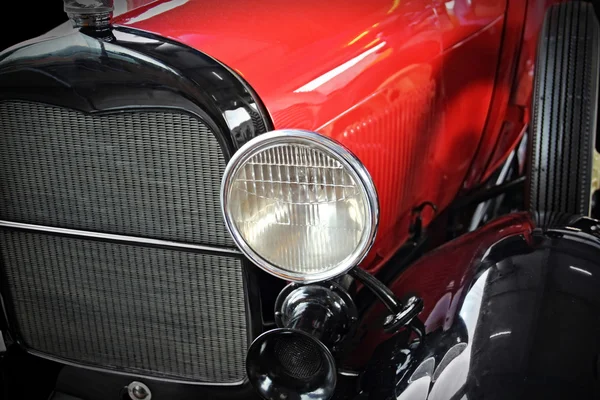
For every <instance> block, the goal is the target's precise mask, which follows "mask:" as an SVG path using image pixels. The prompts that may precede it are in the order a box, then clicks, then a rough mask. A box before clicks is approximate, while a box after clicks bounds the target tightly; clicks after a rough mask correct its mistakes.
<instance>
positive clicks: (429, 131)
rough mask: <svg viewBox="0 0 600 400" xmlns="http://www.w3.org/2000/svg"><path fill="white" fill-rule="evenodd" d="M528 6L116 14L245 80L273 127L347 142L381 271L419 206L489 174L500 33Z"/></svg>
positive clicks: (384, 3)
mask: <svg viewBox="0 0 600 400" xmlns="http://www.w3.org/2000/svg"><path fill="white" fill-rule="evenodd" d="M513 3H514V4H513ZM522 3H523V2H522V1H521V0H511V1H510V6H508V10H509V13H508V14H506V10H507V4H508V3H507V0H453V1H443V0H407V1H400V0H371V1H360V2H358V1H357V2H347V1H345V0H332V1H328V2H322V1H316V0H310V1H305V2H301V3H300V2H291V3H290V2H281V1H278V0H250V1H248V0H229V1H226V2H223V3H219V6H218V7H212V6H211V5H210V4H209V3H208V1H207V0H171V1H162V0H159V1H156V2H153V3H150V4H147V5H145V6H142V7H140V8H138V9H136V10H134V11H132V12H129V13H126V14H124V15H122V16H120V17H117V18H116V19H115V21H114V23H115V24H122V25H128V26H132V27H135V28H139V29H143V30H146V31H151V32H155V33H157V34H159V35H163V36H166V37H169V38H172V39H175V40H177V41H180V42H182V43H185V44H187V45H189V46H191V47H194V48H196V49H198V50H200V51H203V52H205V53H206V54H209V55H211V56H213V57H214V58H216V59H218V60H220V61H221V62H223V63H224V64H226V65H228V66H229V67H231V68H233V69H234V70H236V71H237V72H238V73H239V74H240V75H241V76H242V77H244V78H245V79H246V80H247V81H248V82H249V84H250V85H251V86H252V87H253V88H254V89H255V90H256V92H257V93H258V95H259V96H260V97H261V99H262V100H263V102H264V103H265V105H266V107H267V109H268V111H269V112H270V114H271V117H272V119H273V122H274V125H275V127H276V128H277V129H283V128H295V129H308V130H314V131H318V132H320V133H323V134H325V135H327V136H329V137H332V138H334V139H336V140H338V141H340V142H341V143H343V144H344V145H345V146H346V147H348V148H349V149H350V150H351V151H353V152H354V153H355V154H356V155H357V156H358V158H359V159H360V160H361V161H362V162H363V163H364V164H365V165H366V167H367V168H368V170H369V171H370V173H371V175H372V177H373V180H374V182H375V185H376V187H377V190H378V193H379V199H380V207H381V222H380V230H379V234H378V238H377V240H376V243H375V245H374V247H373V251H372V252H371V254H370V256H369V257H368V258H367V259H366V260H365V262H364V263H363V266H364V267H365V268H368V269H370V270H376V269H377V268H378V267H379V266H380V265H382V263H384V262H385V261H386V260H387V259H389V257H391V256H392V255H393V253H394V252H395V251H396V250H397V248H398V247H400V245H401V244H403V243H404V242H405V241H406V239H407V238H408V225H409V221H410V212H411V210H412V208H413V207H415V206H417V205H419V204H420V203H422V202H424V201H432V202H434V203H435V204H436V205H437V206H438V208H439V209H440V210H443V209H444V208H445V207H447V206H448V205H449V204H450V202H451V201H452V200H453V199H454V198H455V197H456V195H457V194H458V192H459V190H460V189H461V187H462V184H463V182H464V179H465V176H467V173H468V172H469V170H471V171H472V172H473V174H472V175H473V176H476V177H478V176H482V175H483V173H484V170H485V167H486V165H487V160H488V159H489V155H490V154H491V153H492V151H493V146H492V147H491V148H488V147H487V145H486V147H485V148H486V150H482V151H480V152H479V154H480V156H479V157H478V159H477V160H479V159H481V160H483V161H478V162H476V163H474V164H472V162H473V160H474V157H475V154H476V153H477V149H478V147H479V146H480V144H481V143H486V144H487V143H492V144H495V142H496V141H497V137H498V132H495V130H497V129H496V128H497V125H498V124H490V123H488V127H489V130H490V132H491V133H487V132H486V134H485V136H484V135H483V132H484V128H485V126H486V121H487V119H488V112H489V110H490V108H493V107H491V106H494V105H496V103H497V100H495V99H496V95H495V94H494V87H495V82H496V75H497V68H498V65H500V66H501V69H500V71H501V75H502V76H503V77H504V76H509V75H510V74H507V73H505V70H510V67H502V65H503V64H502V63H499V61H500V60H501V58H500V49H501V45H502V40H503V32H505V31H506V32H512V31H511V30H510V29H508V30H507V29H506V26H509V27H513V26H517V25H518V23H522V20H523V18H524V12H523V8H524V7H523V6H522V5H521V6H519V5H518V4H522ZM515 4H517V5H515ZM515 9H516V10H518V11H513V10H515ZM505 21H508V25H505ZM511 29H512V28H511ZM514 37H519V35H518V34H512V36H510V38H509V39H510V40H509V41H508V43H513V42H514ZM505 40H506V39H505ZM510 46H511V47H512V44H511V45H510ZM503 57H504V53H503ZM514 58H515V57H513V59H514ZM512 63H513V64H514V61H513V62H512ZM511 65H512V64H511ZM503 82H504V81H503ZM510 83H511V82H510V79H508V82H507V86H510ZM493 95H494V100H493V99H492V96H493ZM492 101H494V103H492ZM496 114H500V116H499V117H498V119H500V120H501V119H502V118H504V115H503V113H502V111H498V112H496ZM482 137H484V138H485V141H484V142H482ZM486 156H487V158H486ZM424 217H425V223H426V224H427V223H428V222H429V221H430V220H431V218H432V215H431V213H426V214H425V215H424Z"/></svg>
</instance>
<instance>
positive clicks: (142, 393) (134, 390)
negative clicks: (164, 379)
mask: <svg viewBox="0 0 600 400" xmlns="http://www.w3.org/2000/svg"><path fill="white" fill-rule="evenodd" d="M127 392H128V393H129V397H130V398H131V399H132V400H151V399H152V393H150V389H149V388H148V386H146V385H144V384H143V383H141V382H135V381H134V382H131V383H130V384H129V385H128V386H127Z"/></svg>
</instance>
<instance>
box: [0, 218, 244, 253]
mask: <svg viewBox="0 0 600 400" xmlns="http://www.w3.org/2000/svg"><path fill="white" fill-rule="evenodd" d="M0 228H10V229H23V230H27V231H37V232H45V233H56V234H60V235H67V236H78V237H83V238H89V239H96V240H112V241H115V242H121V243H132V244H144V245H150V246H157V247H171V248H175V249H182V250H197V251H212V252H217V253H226V254H232V255H235V256H241V255H242V252H241V251H239V250H238V249H232V248H228V247H214V246H203V245H198V244H191V243H182V242H172V241H169V240H161V239H150V238H144V237H136V236H126V235H115V234H112V233H102V232H90V231H81V230H78V229H67V228H57V227H53V226H43V225H33V224H24V223H21V222H11V221H4V220H0Z"/></svg>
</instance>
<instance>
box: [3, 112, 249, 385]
mask: <svg viewBox="0 0 600 400" xmlns="http://www.w3.org/2000/svg"><path fill="white" fill-rule="evenodd" d="M224 169H225V158H224V156H223V154H222V149H221V147H220V145H219V143H218V141H217V139H216V137H215V135H214V132H212V131H211V130H210V128H209V127H208V126H207V125H206V124H205V123H204V122H203V121H202V120H200V119H197V118H195V117H193V116H191V115H188V114H185V113H179V112H176V111H150V110H148V111H140V110H137V111H133V110H132V111H127V112H122V113H116V114H110V115H103V116H98V115H93V116H92V115H87V114H83V113H80V112H77V111H73V110H68V109H64V108H60V107H55V106H49V105H45V104H39V103H30V102H21V101H5V102H0V220H8V221H13V222H23V223H27V224H35V225H46V226H52V227H60V228H71V229H77V230H82V231H94V232H102V233H112V234H120V235H127V236H135V237H148V238H154V239H162V240H171V241H177V242H184V243H192V244H202V245H208V246H227V247H233V242H232V240H231V238H230V236H229V234H228V233H227V231H226V228H225V226H224V223H223V221H222V217H221V211H220V203H219V189H220V181H221V177H222V175H223V172H224ZM0 256H1V264H2V265H1V267H2V269H3V275H4V278H5V279H4V282H3V290H5V292H6V291H7V292H8V293H7V294H8V295H9V296H10V300H11V302H10V303H9V304H11V308H10V309H9V310H8V311H9V313H10V314H12V315H13V316H14V318H15V321H16V324H15V327H14V329H15V330H16V334H17V335H18V336H19V337H20V338H21V339H22V341H23V343H24V345H25V346H26V347H27V348H29V349H32V350H36V351H38V352H42V353H45V354H47V355H50V356H54V357H57V358H61V359H66V360H71V361H73V362H76V363H80V364H87V365H91V366H97V367H100V368H109V369H114V370H119V371H126V372H132V373H137V374H145V375H150V376H162V377H170V378H174V379H184V380H191V381H195V382H206V383H209V384H214V383H237V382H240V381H242V380H243V379H244V377H245V368H244V359H245V354H246V348H247V344H248V339H249V337H248V329H247V326H246V324H247V323H246V321H248V319H249V318H248V315H247V313H246V309H245V305H246V304H245V301H246V298H245V295H244V282H243V273H242V268H243V267H242V264H241V261H240V260H239V259H237V258H235V257H230V256H227V255H223V256H222V255H218V254H215V255H208V254H198V253H193V252H186V251H182V250H179V249H178V250H175V249H165V248H150V247H144V246H141V245H136V244H133V243H132V244H124V243H123V244H116V243H110V242H106V241H94V240H91V239H84V238H74V237H65V236H57V235H53V234H49V233H40V232H30V231H18V230H10V229H8V228H1V229H0Z"/></svg>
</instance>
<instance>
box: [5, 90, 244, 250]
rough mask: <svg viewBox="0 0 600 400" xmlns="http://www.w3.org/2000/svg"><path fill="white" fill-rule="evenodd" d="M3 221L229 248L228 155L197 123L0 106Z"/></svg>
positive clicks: (184, 118) (172, 116)
mask: <svg viewBox="0 0 600 400" xmlns="http://www.w3.org/2000/svg"><path fill="white" fill-rule="evenodd" d="M0 121H1V123H0V219H5V220H11V221H16V222H27V223H31V224H38V225H49V226H60V227H65V228H73V229H82V230H94V231H100V232H107V233H116V234H124V235H132V236H143V237H151V238H158V239H165V240H174V241H181V242H187V243H199V244H207V245H221V246H231V247H233V245H234V244H233V241H232V239H231V237H230V236H229V234H228V233H227V231H226V228H225V225H224V223H223V220H222V216H221V211H220V200H219V188H220V184H221V177H222V176H223V172H224V170H225V164H226V163H225V159H224V157H223V154H222V151H221V148H220V146H219V143H218V142H217V140H216V138H215V136H214V134H213V132H211V130H210V129H209V127H208V126H207V125H205V124H204V123H203V122H202V121H201V120H198V119H196V118H193V117H191V116H189V115H187V114H182V113H177V112H169V111H160V112H157V111H148V112H146V111H144V112H141V111H136V112H126V113H120V114H111V115H104V116H90V115H87V114H83V113H80V112H77V111H73V110H68V109H64V108H59V107H54V106H48V105H44V104H39V103H29V102H19V101H9V102H2V103H0Z"/></svg>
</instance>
